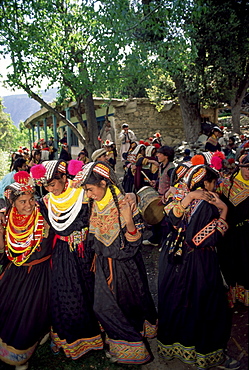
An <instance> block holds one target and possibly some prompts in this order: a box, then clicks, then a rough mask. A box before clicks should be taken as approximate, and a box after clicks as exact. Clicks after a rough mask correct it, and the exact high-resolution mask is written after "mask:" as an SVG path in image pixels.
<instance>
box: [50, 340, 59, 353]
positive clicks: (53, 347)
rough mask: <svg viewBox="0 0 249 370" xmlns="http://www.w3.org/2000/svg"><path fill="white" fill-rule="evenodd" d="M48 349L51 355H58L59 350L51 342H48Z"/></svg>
mask: <svg viewBox="0 0 249 370" xmlns="http://www.w3.org/2000/svg"><path fill="white" fill-rule="evenodd" d="M50 348H51V352H52V353H53V355H55V356H56V355H58V354H59V353H60V349H59V348H58V347H57V345H56V344H55V343H54V342H53V341H52V340H51V342H50Z"/></svg>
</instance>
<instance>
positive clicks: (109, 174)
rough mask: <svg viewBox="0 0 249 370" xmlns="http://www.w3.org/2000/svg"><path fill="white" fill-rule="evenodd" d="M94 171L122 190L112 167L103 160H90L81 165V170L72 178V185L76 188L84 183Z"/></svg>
mask: <svg viewBox="0 0 249 370" xmlns="http://www.w3.org/2000/svg"><path fill="white" fill-rule="evenodd" d="M93 172H95V173H97V174H98V175H100V176H102V177H104V178H105V179H108V180H110V182H111V183H112V184H114V185H116V186H117V187H118V188H119V189H120V191H121V192H123V188H122V185H121V184H120V181H119V179H118V177H117V175H116V174H115V172H114V171H113V169H112V168H111V167H110V166H109V165H108V164H107V163H105V162H90V163H87V164H86V165H85V166H83V169H82V171H80V172H78V173H77V175H76V176H75V178H74V179H73V184H72V186H73V187H75V188H78V187H79V186H83V185H86V184H87V182H88V181H89V178H90V176H91V174H92V173H93Z"/></svg>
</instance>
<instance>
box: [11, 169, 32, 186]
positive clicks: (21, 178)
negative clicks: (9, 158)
mask: <svg viewBox="0 0 249 370" xmlns="http://www.w3.org/2000/svg"><path fill="white" fill-rule="evenodd" d="M29 179H30V176H29V174H28V172H27V171H19V172H17V173H15V174H14V180H15V182H18V183H19V184H28V182H29Z"/></svg>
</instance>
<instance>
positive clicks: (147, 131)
mask: <svg viewBox="0 0 249 370" xmlns="http://www.w3.org/2000/svg"><path fill="white" fill-rule="evenodd" d="M114 119H115V129H116V133H117V138H118V134H119V133H120V132H121V127H122V125H123V124H124V123H127V124H128V125H129V128H130V129H131V130H132V131H134V132H135V134H136V136H137V139H138V140H146V139H148V138H149V137H151V136H153V135H154V134H155V133H156V132H160V134H161V135H162V141H163V144H165V145H169V146H173V145H177V144H180V143H181V141H182V140H185V135H184V130H183V123H182V118H181V112H180V107H179V106H178V105H176V104H175V103H172V102H170V103H168V104H165V105H164V107H163V109H162V110H161V111H160V112H158V110H157V109H156V106H155V105H154V104H152V103H151V102H150V101H149V100H148V99H132V100H126V101H124V102H122V103H120V104H117V105H115V111H114ZM118 144H119V142H118V140H117V145H118Z"/></svg>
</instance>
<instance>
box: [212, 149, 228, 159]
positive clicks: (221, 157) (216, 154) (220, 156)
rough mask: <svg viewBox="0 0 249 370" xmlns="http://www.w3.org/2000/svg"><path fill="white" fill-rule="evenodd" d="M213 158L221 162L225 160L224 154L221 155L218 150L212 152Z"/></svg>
mask: <svg viewBox="0 0 249 370" xmlns="http://www.w3.org/2000/svg"><path fill="white" fill-rule="evenodd" d="M213 157H219V158H220V159H221V160H223V159H225V158H226V157H225V154H224V153H222V152H219V151H218V150H216V152H214V154H213ZM213 157H212V158H213Z"/></svg>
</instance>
